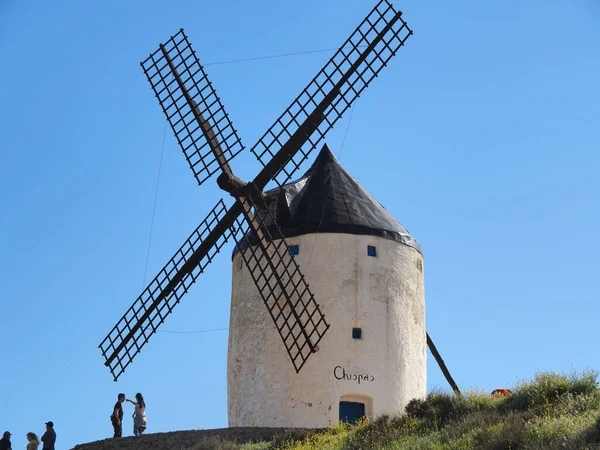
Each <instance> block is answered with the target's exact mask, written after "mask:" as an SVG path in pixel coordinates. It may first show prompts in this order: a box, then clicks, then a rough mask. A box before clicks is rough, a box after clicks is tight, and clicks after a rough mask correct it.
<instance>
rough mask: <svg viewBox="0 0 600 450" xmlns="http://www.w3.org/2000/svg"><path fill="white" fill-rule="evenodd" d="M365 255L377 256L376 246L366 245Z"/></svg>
mask: <svg viewBox="0 0 600 450" xmlns="http://www.w3.org/2000/svg"><path fill="white" fill-rule="evenodd" d="M367 255H368V256H373V257H375V256H377V247H375V246H374V245H367Z"/></svg>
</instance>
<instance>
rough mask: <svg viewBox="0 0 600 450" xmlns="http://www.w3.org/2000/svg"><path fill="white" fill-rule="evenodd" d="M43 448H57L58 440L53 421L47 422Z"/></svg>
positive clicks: (49, 449)
mask: <svg viewBox="0 0 600 450" xmlns="http://www.w3.org/2000/svg"><path fill="white" fill-rule="evenodd" d="M42 442H43V443H44V445H43V446H42V450H55V449H54V443H55V442H56V432H55V431H54V424H53V423H52V422H46V432H45V433H44V435H43V436H42Z"/></svg>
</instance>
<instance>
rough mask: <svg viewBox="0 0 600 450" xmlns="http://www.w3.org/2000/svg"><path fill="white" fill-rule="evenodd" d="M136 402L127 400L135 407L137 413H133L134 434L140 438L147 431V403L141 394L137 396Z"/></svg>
mask: <svg viewBox="0 0 600 450" xmlns="http://www.w3.org/2000/svg"><path fill="white" fill-rule="evenodd" d="M135 400H136V401H135V402H134V401H133V400H130V399H127V401H128V402H129V403H132V404H134V405H135V411H134V412H133V416H132V417H133V434H135V435H136V436H140V435H141V434H142V433H143V432H144V431H146V402H144V397H143V396H142V394H140V393H139V392H138V393H137V394H135Z"/></svg>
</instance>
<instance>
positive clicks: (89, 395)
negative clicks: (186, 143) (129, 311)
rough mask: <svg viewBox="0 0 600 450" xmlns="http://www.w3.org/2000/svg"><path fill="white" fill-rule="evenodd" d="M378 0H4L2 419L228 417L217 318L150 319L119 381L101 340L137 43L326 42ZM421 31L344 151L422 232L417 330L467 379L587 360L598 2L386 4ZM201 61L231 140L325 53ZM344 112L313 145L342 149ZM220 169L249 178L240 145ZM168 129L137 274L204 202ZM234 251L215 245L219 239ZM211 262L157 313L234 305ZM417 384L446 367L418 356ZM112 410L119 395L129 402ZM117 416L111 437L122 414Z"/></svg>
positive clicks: (127, 204)
mask: <svg viewBox="0 0 600 450" xmlns="http://www.w3.org/2000/svg"><path fill="white" fill-rule="evenodd" d="M374 3H375V2H374V1H365V0H327V1H326V2H323V1H321V0H306V1H304V2H276V1H272V0H268V1H267V0H265V1H262V2H245V1H241V0H238V1H221V2H193V1H185V0H184V1H179V2H176V4H172V2H159V1H145V2H140V1H131V2H127V3H124V2H117V1H114V0H107V1H104V2H80V1H75V0H65V1H62V2H59V3H57V2H41V1H37V2H36V1H30V0H19V1H17V0H4V1H3V2H0V55H1V56H2V61H3V64H2V70H1V71H0V104H1V105H2V108H0V167H1V168H2V169H3V170H2V177H0V192H1V194H0V195H1V199H2V208H1V209H0V255H2V258H0V284H1V285H2V290H1V293H0V301H1V305H2V310H1V313H0V314H1V320H2V326H1V327H0V343H1V344H0V358H1V361H2V365H1V367H2V369H1V370H0V373H1V375H0V399H1V401H0V428H2V429H9V430H10V431H12V432H13V433H14V434H15V436H14V438H13V444H14V447H16V448H21V447H24V445H25V437H24V436H25V433H26V432H28V431H35V432H38V433H41V432H42V431H43V428H44V422H45V421H47V420H53V421H54V422H55V424H56V430H57V433H58V439H59V448H70V447H72V446H73V445H75V444H76V443H81V442H87V441H92V440H96V439H100V438H104V437H107V436H110V435H111V427H110V423H109V421H108V415H109V413H110V409H111V407H112V404H113V402H114V401H115V397H116V394H117V393H118V392H119V391H123V392H125V393H127V394H128V395H129V396H133V395H134V394H135V392H137V391H141V392H143V393H144V394H145V396H146V398H147V403H148V420H149V430H148V431H149V432H150V431H152V432H155V431H168V430H176V429H191V428H215V427H224V426H226V425H227V415H226V349H227V332H226V331H217V332H211V333H203V334H169V333H159V334H157V335H156V336H154V338H153V339H152V340H151V342H150V344H148V346H147V347H146V348H145V349H144V350H145V351H144V352H143V353H142V354H141V355H140V356H139V357H138V358H137V359H136V361H135V362H134V363H133V365H132V366H130V368H129V369H128V371H127V372H126V373H125V375H124V376H123V377H122V378H121V379H120V380H119V382H118V383H116V384H115V383H114V382H113V381H112V377H111V376H110V374H109V372H108V370H107V369H106V368H105V367H104V366H103V361H102V357H101V354H100V352H99V350H98V349H97V345H98V344H99V342H100V341H101V339H102V338H103V337H104V335H105V334H106V332H108V331H109V330H110V328H111V327H112V325H113V324H114V323H115V322H116V320H118V319H119V318H120V317H121V315H122V313H123V312H124V311H125V309H126V308H127V307H128V306H129V304H130V303H131V302H132V301H133V300H134V299H135V298H136V297H137V295H138V294H139V292H140V291H141V289H142V287H143V285H144V268H145V262H146V252H147V250H148V236H149V230H150V223H151V218H152V209H153V204H154V193H155V189H156V182H157V171H158V167H159V160H160V155H161V144H162V139H163V132H164V126H165V120H164V118H163V116H162V112H161V110H160V108H159V106H158V104H157V103H156V100H155V98H154V95H153V94H152V92H151V90H150V88H149V86H148V85H147V82H146V80H145V77H144V75H143V73H142V71H141V68H140V66H139V62H140V61H141V60H142V59H144V58H145V57H146V56H147V55H148V54H149V53H150V52H152V51H154V50H155V48H156V47H157V46H158V44H159V43H160V42H162V41H164V40H165V39H167V38H168V37H169V36H170V35H172V34H174V33H175V32H176V31H177V30H178V29H179V28H180V27H184V28H185V29H186V32H187V34H188V35H189V37H190V39H191V41H192V43H193V45H194V47H195V49H196V52H197V54H198V55H199V57H200V60H201V62H203V63H205V64H208V63H215V62H221V61H228V60H232V59H239V58H251V57H256V56H265V55H273V54H281V53H289V52H302V51H307V50H315V49H323V48H331V47H336V46H338V45H340V44H341V43H342V42H343V41H344V40H345V38H346V37H347V36H348V35H349V34H350V32H351V31H352V30H353V29H354V27H355V26H356V25H357V24H358V23H359V22H360V20H361V19H362V17H363V16H364V15H365V14H366V13H367V12H368V11H369V10H370V8H371V7H372V5H373V4H374ZM395 5H396V6H397V7H398V8H399V9H402V10H403V11H404V18H405V20H407V21H408V23H409V24H410V25H411V27H412V28H413V29H414V30H415V34H414V36H412V37H411V38H410V39H409V40H408V42H407V45H406V47H405V48H403V49H402V50H401V51H400V53H399V54H398V56H397V57H396V58H395V59H394V60H392V62H391V64H390V66H389V67H388V68H387V69H386V70H385V71H384V72H383V73H382V74H381V76H380V77H379V78H378V79H377V80H375V82H374V83H373V85H372V86H371V87H370V88H369V89H368V90H367V91H366V92H365V93H364V95H363V96H362V97H361V98H360V99H359V101H358V103H357V104H356V108H355V111H354V116H353V119H352V121H351V123H350V125H349V129H348V136H347V140H346V143H345V145H344V147H343V152H341V158H340V159H341V162H342V164H343V165H344V167H345V168H346V169H347V170H348V171H349V172H350V173H351V174H353V175H354V177H355V178H357V180H359V181H360V182H361V184H363V186H365V188H366V189H367V190H369V192H371V193H372V194H373V195H374V196H375V197H376V198H377V199H378V200H379V201H380V202H381V203H382V204H383V205H384V206H385V207H386V208H387V209H388V210H390V211H391V212H392V214H394V215H395V216H396V217H397V218H398V219H399V220H400V221H401V222H402V223H403V224H404V225H405V226H406V227H407V228H408V229H409V230H410V231H411V233H412V234H413V235H414V236H415V237H416V239H417V240H419V242H420V243H421V245H422V248H423V252H424V256H425V275H426V296H427V328H428V331H429V332H430V334H431V336H432V337H433V339H434V340H435V342H436V343H437V346H438V348H439V350H440V352H441V353H442V355H443V357H444V358H445V359H446V362H447V363H448V365H449V367H450V369H451V371H452V373H453V375H454V377H455V379H456V380H457V382H458V383H459V385H460V386H461V387H462V388H463V389H469V388H474V389H476V388H477V389H483V390H486V391H490V390H492V389H494V388H497V387H505V386H508V385H511V384H513V383H514V382H515V381H517V380H519V379H526V378H530V377H532V376H533V375H534V373H535V372H536V371H548V370H557V371H571V370H584V369H586V368H597V367H598V365H599V363H600V361H599V357H598V351H597V342H596V341H597V340H596V339H595V333H594V330H595V329H597V322H598V316H599V314H600V306H598V302H597V299H598V294H599V291H600V288H599V287H598V284H597V282H596V279H597V270H598V262H597V255H598V254H599V253H600V237H599V234H598V232H597V230H598V229H599V228H600V213H599V212H598V207H597V204H598V201H597V196H598V192H599V191H600V181H599V178H598V175H597V172H598V167H599V163H600V156H599V153H598V142H599V140H600V126H599V125H598V120H599V117H600V88H599V85H598V80H599V79H600V59H599V58H598V48H599V46H600V6H598V4H597V3H596V4H594V2H593V1H592V0H572V1H567V0H551V1H541V0H532V1H529V2H522V1H518V0H508V1H503V2H499V1H492V2H481V1H479V0H463V1H459V2H450V1H442V0H440V1H416V0H415V1H396V2H395ZM330 55H331V53H326V52H324V53H316V54H311V55H305V56H295V57H288V58H279V59H268V60H261V61H254V62H246V63H236V64H221V65H207V67H206V68H207V71H208V73H209V75H210V77H211V79H212V81H213V83H214V85H215V87H216V89H217V90H218V93H219V94H220V96H221V98H222V100H223V102H224V104H225V106H226V108H227V110H228V111H229V114H230V116H231V117H232V118H233V120H234V123H235V125H236V127H237V128H238V130H239V132H240V135H241V137H242V139H243V140H244V142H245V144H246V146H251V145H252V144H253V143H254V142H255V141H256V139H257V138H258V137H259V136H260V134H262V132H263V131H264V129H265V128H267V127H268V126H270V124H271V123H272V122H273V121H274V120H275V119H276V118H277V117H278V115H279V114H280V112H281V111H282V110H283V109H284V108H285V107H287V105H288V104H289V103H290V101H291V100H292V99H293V98H294V97H295V96H296V94H297V93H298V92H299V91H300V90H301V89H302V88H303V87H304V85H305V84H306V83H307V82H308V81H309V80H310V79H311V78H312V76H313V75H314V74H315V73H316V71H317V70H318V69H319V68H320V67H321V66H322V65H323V64H324V63H325V62H326V61H327V59H328V58H329V56H330ZM348 119H349V114H348V115H346V116H345V117H344V118H343V119H342V120H341V121H340V122H339V124H338V125H337V128H336V129H334V131H333V132H332V133H331V134H330V136H329V138H328V141H327V142H328V143H329V145H330V147H331V148H332V150H333V151H334V152H335V153H336V154H338V155H340V150H341V149H342V141H343V136H344V132H345V129H346V127H347V126H348ZM233 166H234V169H235V170H236V171H237V172H239V174H240V175H241V176H242V177H243V178H249V177H251V176H252V175H253V174H254V173H255V171H256V170H257V168H258V167H259V166H258V163H257V162H256V161H255V160H254V159H253V156H252V155H251V154H250V153H248V154H245V155H242V156H239V157H238V158H236V160H235V161H234V163H233ZM218 196H220V192H219V191H218V189H217V187H216V186H215V185H214V183H206V184H205V185H203V186H202V187H200V188H199V187H198V186H197V185H196V182H195V180H194V178H193V176H192V174H191V173H190V171H189V169H188V167H187V164H186V162H185V160H184V158H183V156H182V155H181V152H180V150H179V148H178V146H177V143H176V141H175V139H174V137H173V136H172V134H171V132H170V130H167V135H166V140H165V147H164V157H163V163H162V168H161V177H160V185H159V191H158V201H157V206H156V218H155V222H154V233H153V237H152V244H151V247H150V259H149V263H148V275H147V278H151V277H152V276H154V274H155V272H156V271H157V270H159V269H160V268H161V267H162V265H163V264H164V262H165V261H166V260H167V259H168V258H169V257H170V256H171V255H172V253H173V252H174V251H175V250H176V249H177V248H178V247H179V245H180V244H181V242H182V241H183V240H184V239H185V238H186V237H187V236H188V235H189V233H190V232H191V230H193V228H195V226H196V225H197V224H198V223H199V222H200V220H202V219H203V218H204V216H205V215H206V214H207V213H208V211H209V210H210V209H211V208H212V206H213V205H214V203H215V202H216V199H217V198H218ZM227 253H228V252H227ZM229 296H230V259H229V258H228V256H227V255H222V256H221V257H220V258H218V259H217V260H216V261H215V263H214V264H212V267H211V268H210V270H209V271H208V273H207V274H205V276H204V277H203V278H202V280H201V282H199V283H198V284H196V285H195V287H194V289H193V290H192V291H191V292H190V294H189V295H188V296H187V298H186V299H185V301H184V302H182V304H181V305H179V306H178V307H177V309H176V311H175V313H174V314H173V315H172V316H171V317H170V318H169V320H168V321H167V323H166V324H165V325H164V330H172V331H187V330H207V329H219V328H225V327H227V325H228V318H229V317H228V315H229ZM428 385H429V387H430V388H436V387H441V388H444V389H446V387H447V385H446V383H445V381H444V379H443V377H442V375H441V373H440V371H439V369H438V368H437V366H436V364H435V362H434V361H433V359H432V358H430V360H429V381H428ZM126 411H129V410H128V409H126ZM129 428H130V427H129V424H127V425H126V429H125V432H126V434H131V430H129Z"/></svg>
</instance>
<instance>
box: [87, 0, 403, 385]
mask: <svg viewBox="0 0 600 450" xmlns="http://www.w3.org/2000/svg"><path fill="white" fill-rule="evenodd" d="M411 35H412V30H411V29H410V28H409V26H408V25H407V23H406V22H405V21H404V20H403V19H402V13H401V12H400V11H396V10H395V9H394V7H393V6H392V4H391V3H390V2H389V1H388V0H381V1H379V3H378V4H377V5H376V6H375V7H374V8H373V10H372V11H371V12H370V13H369V14H368V15H367V17H366V18H365V19H364V20H363V21H362V23H361V24H360V25H359V26H358V27H357V28H356V30H355V31H354V32H353V33H352V34H351V35H350V37H349V38H348V39H347V40H346V41H345V42H344V43H343V44H342V46H341V47H340V49H339V50H338V51H337V52H336V53H335V54H334V55H333V56H332V57H331V59H330V60H329V61H328V62H327V63H326V64H325V66H324V67H323V68H322V69H321V70H320V71H319V72H318V73H317V75H316V76H315V77H314V78H313V79H312V80H311V81H310V83H309V84H308V85H307V87H306V88H305V89H304V90H303V91H302V92H301V93H300V94H299V95H298V96H297V97H296V99H294V100H293V101H292V103H291V105H290V106H289V107H288V108H287V109H286V110H285V111H284V112H283V113H282V114H281V115H280V116H279V118H278V119H277V120H276V121H275V123H274V124H273V125H272V126H271V127H270V128H269V129H268V130H267V131H266V132H265V133H264V134H263V136H262V137H261V138H260V139H259V140H258V142H257V143H256V144H255V145H254V146H253V147H252V148H251V151H252V153H253V154H254V155H255V156H256V158H257V159H258V160H259V162H260V163H261V164H262V168H261V170H260V171H259V172H258V174H257V175H256V176H255V177H254V179H253V180H252V181H249V182H244V181H242V180H240V179H239V178H238V177H236V176H235V174H234V173H233V171H232V169H231V167H230V164H229V163H230V162H231V160H232V159H233V158H234V157H235V156H236V155H238V154H239V153H240V152H241V151H243V150H244V148H245V147H244V145H243V144H242V141H241V139H240V138H239V136H238V134H237V131H236V129H235V128H234V126H233V124H232V122H231V120H230V119H229V116H228V114H227V112H226V111H225V108H224V106H223V104H222V103H221V100H220V99H219V97H218V96H217V94H216V92H215V90H214V89H213V87H212V84H211V82H210V80H209V78H208V76H207V74H206V72H205V71H204V68H203V66H202V65H201V64H200V62H199V60H198V58H197V56H196V54H195V52H194V51H193V49H192V46H191V44H190V41H189V39H188V37H187V36H186V34H185V33H184V31H183V29H181V30H180V31H179V32H178V33H176V34H175V35H174V36H172V37H171V38H170V39H169V40H167V41H166V42H165V43H164V44H160V46H159V48H158V50H156V51H155V52H154V53H152V54H151V55H150V56H149V57H148V58H147V59H146V60H145V61H143V62H142V63H141V66H142V68H143V71H144V73H145V74H146V77H147V79H148V81H149V82H150V85H151V87H152V90H153V91H154V93H155V95H156V97H157V99H158V101H159V103H160V105H161V107H162V109H163V112H164V114H165V116H166V118H167V120H168V122H169V124H170V125H171V128H172V130H173V133H174V134H175V137H176V138H177V141H178V143H179V145H180V147H181V149H182V150H183V153H184V155H185V158H186V160H187V162H188V164H189V166H190V169H191V170H192V172H193V174H194V177H195V178H196V180H197V182H198V184H199V185H201V184H202V183H203V182H204V181H206V180H207V179H208V178H210V177H211V176H213V175H215V174H216V173H217V172H218V173H219V174H218V176H217V180H216V181H217V184H218V186H219V187H220V188H221V189H222V190H224V191H225V192H227V193H228V194H230V195H231V196H232V197H233V199H234V200H235V202H234V203H233V205H232V206H230V207H227V206H226V205H225V202H224V201H223V200H222V199H220V200H219V201H218V202H217V204H216V205H215V207H214V208H213V209H212V210H211V211H210V212H209V213H208V215H207V216H206V218H205V219H204V220H203V221H202V222H201V223H200V225H198V227H197V228H196V229H195V230H194V231H193V232H192V233H191V235H190V236H189V237H188V238H187V239H186V240H185V242H184V243H183V245H182V246H181V247H180V248H179V250H177V252H176V253H175V255H174V256H173V257H172V258H171V259H170V260H169V261H168V262H167V264H165V266H164V267H163V269H161V270H160V271H159V273H158V274H157V275H156V277H155V278H154V279H153V280H152V281H151V282H150V283H149V285H148V286H147V287H146V288H145V289H144V290H143V292H142V293H141V294H140V296H139V297H138V298H137V299H136V300H135V302H134V303H133V304H132V305H131V306H130V307H129V309H128V310H127V311H126V312H125V314H124V315H123V316H122V317H121V319H120V320H119V321H118V322H117V324H116V325H115V326H114V327H113V328H112V330H111V331H110V333H108V335H107V336H106V337H105V338H104V340H103V341H102V342H101V344H100V345H99V347H100V349H101V351H102V354H103V356H104V358H105V365H106V366H107V367H108V368H109V369H110V371H111V373H112V375H113V377H114V379H115V381H116V380H117V379H118V377H119V376H120V375H121V374H122V373H123V372H124V371H125V369H126V368H127V367H128V366H129V364H131V362H132V361H133V359H134V358H135V356H136V355H137V354H138V353H139V352H140V351H141V349H142V348H143V347H144V345H145V344H146V343H147V342H148V340H149V339H150V337H151V336H152V335H153V334H154V333H156V331H157V329H158V327H159V326H160V325H161V324H162V323H163V322H164V320H165V318H166V317H167V316H168V315H169V314H170V313H171V312H172V310H173V308H174V306H175V305H176V304H177V303H179V301H180V300H181V298H182V297H183V295H184V294H185V293H187V291H188V290H189V289H190V287H191V285H192V284H193V283H194V282H195V281H196V280H197V279H198V277H199V276H200V275H201V274H202V273H203V272H204V270H205V268H206V267H207V265H208V264H210V262H211V261H212V260H213V258H214V257H215V256H216V255H217V254H218V253H219V251H220V250H221V249H222V248H223V246H224V245H225V243H227V242H228V241H229V240H230V239H233V240H234V241H235V243H236V245H237V246H238V247H240V248H241V247H244V248H245V249H246V250H245V251H244V252H243V253H242V255H243V260H244V263H245V264H246V266H247V268H248V270H249V272H250V274H251V276H252V279H253V281H254V283H255V285H256V287H257V289H258V292H259V293H260V296H261V298H262V300H263V302H264V304H265V306H266V308H267V311H268V313H269V316H270V317H271V319H272V321H273V324H274V325H275V327H276V329H277V331H278V333H279V336H280V337H281V340H282V342H283V345H284V347H285V349H286V352H287V354H288V356H289V358H290V360H291V363H292V364H293V366H294V369H295V371H296V373H298V372H299V371H300V370H301V369H302V367H303V366H304V364H305V363H306V361H307V360H308V358H309V357H310V355H311V354H312V353H314V352H317V351H318V350H319V343H320V342H321V340H322V339H323V337H324V336H325V334H326V332H327V330H328V328H329V324H328V322H327V320H326V318H325V316H324V314H323V313H322V311H321V309H320V307H319V304H318V303H317V301H316V299H315V297H314V295H313V293H312V292H311V289H310V287H309V285H308V283H307V282H306V280H305V279H304V276H303V274H302V272H301V270H300V268H299V266H298V264H297V263H296V261H295V259H294V257H293V256H292V255H291V254H290V252H289V250H288V245H287V243H286V241H285V239H284V238H283V235H282V234H281V231H280V230H279V228H278V227H277V225H276V224H275V225H274V218H273V217H272V214H271V212H270V211H269V208H268V207H267V205H266V203H265V194H264V192H263V190H264V189H265V187H266V186H267V184H268V183H271V182H274V183H275V184H276V185H278V186H279V187H281V186H283V185H284V184H285V183H287V182H288V181H289V180H290V179H291V177H292V176H293V175H294V174H295V173H296V171H297V170H298V169H299V167H300V166H301V164H302V163H303V162H304V161H305V160H306V159H307V158H308V157H309V155H310V154H311V152H312V151H313V150H314V149H315V148H316V147H317V146H318V145H319V143H320V142H322V141H323V139H324V137H325V134H326V133H327V132H328V131H329V130H330V129H331V128H333V126H334V125H335V123H336V122H337V121H338V120H339V119H340V117H341V116H342V115H343V113H344V112H345V111H347V110H348V109H349V108H350V106H351V105H352V103H353V102H354V101H355V100H356V98H357V97H358V96H359V95H360V94H361V93H362V92H363V90H364V89H366V88H367V86H368V85H369V84H370V83H371V81H373V79H374V78H375V77H377V75H378V74H379V73H380V72H381V70H382V69H383V68H384V67H385V66H386V65H387V63H388V62H389V61H390V59H391V58H392V57H393V56H395V54H396V52H397V51H398V50H399V49H400V47H402V46H403V45H404V43H405V42H406V40H407V39H408V38H409V37H410V36H411ZM257 212H258V213H257ZM250 238H252V242H250Z"/></svg>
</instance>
